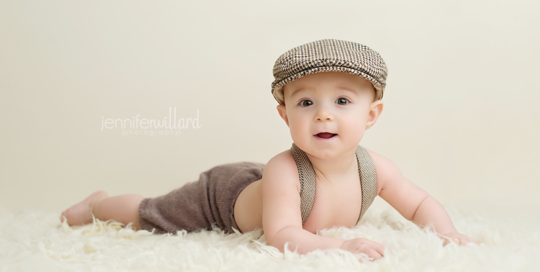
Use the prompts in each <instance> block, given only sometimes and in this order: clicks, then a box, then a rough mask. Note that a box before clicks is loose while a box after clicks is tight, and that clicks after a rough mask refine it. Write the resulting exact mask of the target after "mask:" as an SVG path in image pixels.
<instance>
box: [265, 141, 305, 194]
mask: <svg viewBox="0 0 540 272" xmlns="http://www.w3.org/2000/svg"><path fill="white" fill-rule="evenodd" d="M263 182H266V183H267V184H268V183H269V184H268V185H278V184H282V183H284V182H285V183H294V184H295V185H297V186H296V187H297V188H298V190H300V181H299V180H298V168H297V166H296V162H295V161H294V158H293V156H292V154H291V151H290V150H285V151H283V152H281V153H279V154H277V155H275V156H274V157H273V158H272V159H270V160H269V161H268V163H267V164H266V165H265V167H264V170H263Z"/></svg>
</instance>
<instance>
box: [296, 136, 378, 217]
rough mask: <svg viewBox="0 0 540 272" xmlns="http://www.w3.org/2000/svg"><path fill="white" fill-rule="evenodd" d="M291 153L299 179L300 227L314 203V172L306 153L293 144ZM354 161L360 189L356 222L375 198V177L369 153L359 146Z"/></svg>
mask: <svg viewBox="0 0 540 272" xmlns="http://www.w3.org/2000/svg"><path fill="white" fill-rule="evenodd" d="M291 153H292V155H293V158H294V161H295V162H296V167H297V168H298V177H299V178H300V211H301V212H302V225H303V224H304V223H305V222H306V220H307V218H308V216H309V214H310V212H311V208H312V207H313V203H314V201H315V188H316V185H315V170H313V165H311V161H310V160H309V158H308V157H307V155H306V153H305V152H304V151H302V150H301V149H300V148H298V146H297V145H296V144H295V143H293V144H292V147H291ZM356 160H357V161H358V173H359V175H360V183H361V188H362V208H361V210H360V216H359V217H358V221H357V222H356V223H357V224H358V222H360V219H362V216H363V215H364V213H365V212H366V210H367V209H368V208H369V206H370V205H371V203H372V202H373V200H374V199H375V197H376V196H377V175H376V174H375V166H374V165H373V160H372V159H371V156H370V155H369V153H368V152H367V151H366V150H365V149H364V148H363V147H361V146H360V145H359V146H358V147H357V148H356Z"/></svg>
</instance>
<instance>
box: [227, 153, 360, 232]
mask: <svg viewBox="0 0 540 272" xmlns="http://www.w3.org/2000/svg"><path fill="white" fill-rule="evenodd" d="M274 159H277V160H279V162H278V164H282V165H285V166H286V167H281V168H280V169H281V170H282V171H280V173H279V175H283V178H284V179H287V180H291V181H293V182H294V186H290V187H288V188H280V190H286V191H284V192H283V194H282V195H281V196H280V197H283V201H288V202H287V203H290V205H288V206H287V209H292V210H294V209H296V210H297V212H293V213H291V215H292V214H294V215H292V216H291V217H290V218H288V219H289V220H290V221H291V223H293V222H296V223H297V221H298V220H300V224H301V220H302V219H301V215H300V180H299V175H298V170H297V166H296V163H295V161H294V159H293V157H292V155H291V153H290V151H289V150H287V151H284V152H282V153H281V154H279V155H277V156H276V157H275V158H274ZM357 169H358V167H357V165H356V166H355V167H351V169H350V170H349V171H347V172H346V173H342V175H340V176H339V178H337V177H334V178H326V177H324V176H323V175H320V174H319V173H317V171H316V178H315V180H316V191H315V192H316V193H315V200H314V203H313V207H312V209H311V212H310V214H309V217H308V218H307V221H306V222H305V224H304V225H303V228H304V229H305V230H307V231H309V232H311V233H317V230H321V229H329V228H332V227H347V228H352V227H354V226H355V225H356V222H357V221H358V217H359V216H360V210H361V205H362V190H361V187H360V186H361V185H360V177H359V174H358V170H357ZM273 174H275V173H273ZM263 182H265V175H264V173H263V178H262V179H260V180H257V181H255V182H253V183H251V184H250V185H249V186H247V187H246V188H245V189H244V190H243V191H242V192H241V193H240V195H239V197H238V199H237V200H236V203H235V207H234V216H235V220H236V223H237V224H238V227H239V228H240V230H241V231H242V232H247V231H252V230H254V229H256V228H262V227H263V224H262V219H263V210H264V207H263V205H264V204H265V203H272V202H274V201H280V199H267V200H266V201H264V202H263V187H264V186H262V183H263ZM268 185H269V186H272V184H268ZM276 185H277V184H276ZM291 185H292V184H291ZM291 197H293V198H294V199H292V200H291ZM286 199H288V200H286ZM272 212H278V213H279V211H272Z"/></svg>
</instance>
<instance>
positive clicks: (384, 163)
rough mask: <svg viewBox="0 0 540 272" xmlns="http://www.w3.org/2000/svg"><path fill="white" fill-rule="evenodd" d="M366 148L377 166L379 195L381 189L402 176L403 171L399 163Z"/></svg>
mask: <svg viewBox="0 0 540 272" xmlns="http://www.w3.org/2000/svg"><path fill="white" fill-rule="evenodd" d="M364 149H365V150H366V151H367V152H368V153H369V155H370V156H371V159H372V160H373V164H374V166H375V173H376V175H377V195H379V193H380V192H381V190H382V189H383V188H384V187H385V186H386V185H388V184H389V182H391V181H393V180H396V179H400V178H401V177H402V174H401V171H400V170H399V168H398V167H397V165H396V164H395V163H394V162H392V161H391V160H390V159H388V158H386V157H385V156H383V155H381V154H378V153H376V152H375V151H373V150H370V149H367V148H365V147H364Z"/></svg>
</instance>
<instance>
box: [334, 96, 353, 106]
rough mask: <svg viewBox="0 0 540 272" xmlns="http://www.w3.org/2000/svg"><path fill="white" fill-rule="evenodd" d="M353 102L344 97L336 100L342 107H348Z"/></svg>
mask: <svg viewBox="0 0 540 272" xmlns="http://www.w3.org/2000/svg"><path fill="white" fill-rule="evenodd" d="M350 102H351V101H349V99H347V98H343V97H340V98H338V99H337V100H336V103H338V104H340V105H346V104H348V103H350Z"/></svg>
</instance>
